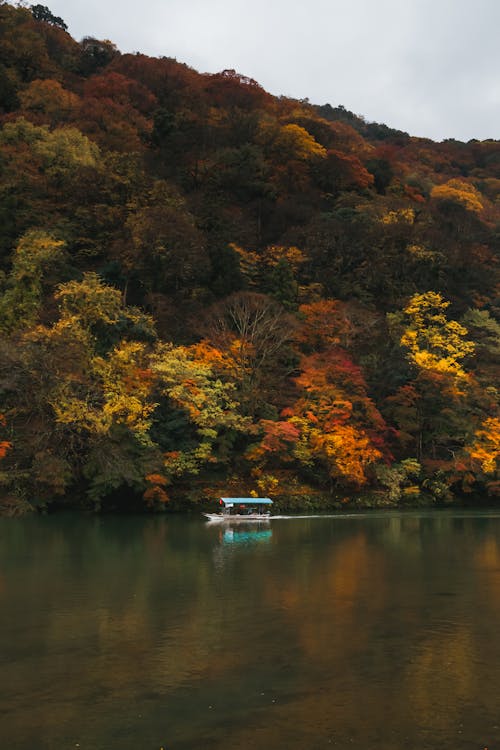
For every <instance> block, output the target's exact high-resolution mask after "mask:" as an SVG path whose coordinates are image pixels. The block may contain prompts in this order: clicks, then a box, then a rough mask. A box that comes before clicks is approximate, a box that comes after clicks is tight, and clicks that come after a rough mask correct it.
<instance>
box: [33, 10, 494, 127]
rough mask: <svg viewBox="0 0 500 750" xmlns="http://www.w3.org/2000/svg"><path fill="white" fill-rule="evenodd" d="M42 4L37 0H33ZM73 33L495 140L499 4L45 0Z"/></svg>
mask: <svg viewBox="0 0 500 750" xmlns="http://www.w3.org/2000/svg"><path fill="white" fill-rule="evenodd" d="M34 2H35V0H33V3H34ZM42 4H47V5H48V6H49V8H50V9H51V11H52V12H53V13H54V14H55V15H58V16H61V17H62V18H63V19H64V20H65V21H66V23H67V24H68V27H69V31H70V33H71V34H72V35H73V36H74V37H75V38H76V39H78V40H79V39H81V38H82V37H83V36H95V37H97V38H100V39H110V40H111V41H113V42H114V43H115V44H116V45H117V46H118V48H119V49H120V50H121V51H122V52H136V51H137V52H143V53H145V54H148V55H153V56H160V55H165V56H167V57H175V58H177V60H179V62H185V63H187V64H188V65H191V66H192V67H193V68H195V69H196V70H198V71H200V72H210V73H215V72H218V71H220V70H224V69H225V68H234V69H235V70H237V71H238V72H239V73H242V74H244V75H247V76H250V77H252V78H255V79H256V80H257V81H258V82H259V83H260V84H261V85H262V86H263V87H264V88H265V89H267V90H268V91H270V92H271V93H272V94H276V95H280V94H283V95H285V96H291V97H294V98H297V99H303V98H308V99H309V100H310V101H311V102H313V103H315V104H325V103H326V102H329V103H330V104H332V105H333V106H336V105H338V104H343V105H344V106H345V107H346V108H347V109H350V110H352V111H353V112H355V113H357V114H361V115H363V116H364V117H365V118H366V119H367V120H369V121H376V122H384V123H386V124H387V125H390V126H391V127H394V128H399V129H400V130H406V131H407V132H409V133H410V134H411V135H419V136H426V137H429V138H433V139H435V140H442V139H444V138H457V139H460V140H465V141H467V140H469V139H470V138H478V139H485V138H500V41H499V34H500V0H475V2H472V0H252V1H250V0H42Z"/></svg>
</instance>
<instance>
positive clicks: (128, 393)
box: [0, 2, 500, 513]
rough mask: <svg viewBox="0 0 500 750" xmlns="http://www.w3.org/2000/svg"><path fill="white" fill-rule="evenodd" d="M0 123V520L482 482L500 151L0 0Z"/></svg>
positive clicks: (499, 424) (348, 499)
mask: <svg viewBox="0 0 500 750" xmlns="http://www.w3.org/2000/svg"><path fill="white" fill-rule="evenodd" d="M167 52H168V50H167ZM0 125H1V129H0V149H1V151H0V178H1V179H0V217H1V221H0V269H1V270H0V334H1V337H0V411H1V412H2V415H3V416H2V418H1V427H0V456H1V459H2V460H1V462H0V486H1V495H2V500H1V504H2V507H3V509H4V511H6V512H10V513H16V512H20V511H22V510H24V509H27V508H30V507H32V506H37V507H46V506H51V505H53V504H54V503H56V504H57V505H58V506H63V505H67V504H71V505H75V504H77V503H78V504H81V505H84V506H87V507H95V508H99V507H104V508H108V507H113V508H123V509H125V508H128V507H130V505H131V503H132V501H133V500H134V501H137V502H138V503H140V504H141V505H142V507H145V508H150V509H154V510H158V509H162V508H164V507H165V508H179V507H192V506H193V504H201V503H207V502H208V501H209V499H210V498H214V497H216V496H217V495H218V494H227V495H232V494H239V493H244V494H245V495H247V494H249V493H250V492H255V493H257V494H266V495H270V496H271V497H273V498H274V499H276V500H277V501H278V502H279V503H280V504H281V506H282V507H292V508H293V507H303V508H307V507H328V506H330V507H334V506H335V505H338V506H340V505H342V506H347V507H349V506H350V505H352V504H355V503H359V502H364V503H367V504H372V505H373V504H378V505H387V504H399V503H401V504H414V503H416V502H422V501H426V502H437V503H442V502H458V501H461V500H463V498H469V499H470V501H471V502H476V503H480V502H484V501H485V500H486V499H487V498H490V499H492V498H494V497H495V496H496V495H498V489H499V481H498V457H499V452H500V417H499V409H498V403H499V394H498V390H497V387H498V372H499V358H500V324H499V322H498V312H499V308H498V280H499V278H498V247H499V242H500V197H499V196H500V142H498V141H484V142H478V141H471V142H469V143H461V142H458V141H454V140H449V141H445V142H443V143H439V144H438V143H434V142H432V141H430V140H427V139H422V138H416V137H411V136H409V135H408V134H406V133H402V132H399V131H395V130H391V129H390V128H389V127H387V126H386V125H379V124H373V123H367V122H365V121H364V120H363V118H362V117H359V116H356V115H354V114H353V113H351V112H349V111H348V110H346V109H344V108H343V107H332V106H330V105H324V106H315V105H313V104H310V103H309V102H308V101H296V100H291V99H287V98H276V97H273V96H271V95H269V94H268V93H266V91H264V90H263V89H262V88H261V86H260V85H259V84H258V83H257V82H256V81H254V80H251V79H248V78H246V77H244V76H242V75H239V74H238V73H236V72H235V71H233V70H225V71H223V72H221V73H219V74H216V75H208V74H200V73H198V72H196V71H195V70H193V69H191V68H189V67H188V66H186V65H184V64H182V63H179V62H177V61H176V60H174V59H171V58H169V57H161V58H151V57H147V56H146V55H142V54H121V53H120V52H119V50H118V49H117V48H116V47H115V45H114V44H113V43H112V42H110V41H108V40H99V39H94V38H84V39H83V40H82V41H80V42H77V41H75V40H74V39H72V37H71V36H70V35H69V34H68V33H67V31H66V25H65V23H64V20H63V19H61V18H58V17H55V16H54V15H53V14H52V13H51V12H50V10H49V9H47V8H45V7H44V6H41V5H37V6H34V7H32V8H31V9H28V8H23V7H14V6H13V5H10V4H8V3H5V2H4V3H0ZM499 135H500V134H499ZM359 497H361V498H362V500H361V501H360V500H359Z"/></svg>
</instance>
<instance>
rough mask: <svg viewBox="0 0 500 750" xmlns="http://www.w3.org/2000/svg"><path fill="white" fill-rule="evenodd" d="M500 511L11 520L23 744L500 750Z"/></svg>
mask: <svg viewBox="0 0 500 750" xmlns="http://www.w3.org/2000/svg"><path fill="white" fill-rule="evenodd" d="M499 624H500V512H496V511H484V512H471V511H435V512H432V511H428V512H422V513H417V512H407V513H398V512H387V513H385V512H384V513H382V512H373V513H362V514H359V515H354V516H349V515H342V516H336V517H322V518H317V517H310V518H294V519H280V520H273V521H271V522H270V523H269V524H268V525H253V526H252V525H247V526H239V527H238V526H234V527H232V528H225V527H221V526H217V525H211V524H206V523H205V522H203V521H202V520H201V519H198V518H183V517H180V518H179V517H142V516H140V517H132V516H128V517H117V516H104V517H92V516H81V515H76V514H74V515H73V514H67V515H66V514H61V515H55V516H49V517H40V516H38V517H27V518H23V519H14V520H9V519H1V520H0V747H1V748H6V750H71V749H73V750H75V749H77V748H79V749H80V750H159V749H160V748H161V747H163V748H165V750H285V749H286V750H316V749H317V750H319V749H320V748H330V747H336V748H337V749H339V748H340V749H341V750H344V749H346V748H359V750H361V749H362V750H402V749H403V748H404V750H426V749H427V748H428V749H429V750H482V748H485V747H488V748H490V750H495V749H496V748H498V747H500V638H499V636H498V631H499Z"/></svg>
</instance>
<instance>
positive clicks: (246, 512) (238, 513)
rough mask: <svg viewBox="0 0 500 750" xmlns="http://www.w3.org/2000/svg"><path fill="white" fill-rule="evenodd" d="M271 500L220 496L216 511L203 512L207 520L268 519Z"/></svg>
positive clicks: (267, 498) (269, 517) (266, 498)
mask: <svg viewBox="0 0 500 750" xmlns="http://www.w3.org/2000/svg"><path fill="white" fill-rule="evenodd" d="M272 504H273V501H272V500H271V499H270V498H269V497H221V498H219V505H220V511H219V512H218V513H204V514H203V515H204V516H205V517H206V518H207V519H208V520H209V521H215V522H221V521H226V522H227V521H231V522H233V521H246V522H248V521H260V522H262V521H264V522H267V521H269V520H270V519H271V518H272V516H271V511H270V507H271V505H272Z"/></svg>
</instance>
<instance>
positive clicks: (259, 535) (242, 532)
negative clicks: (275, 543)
mask: <svg viewBox="0 0 500 750" xmlns="http://www.w3.org/2000/svg"><path fill="white" fill-rule="evenodd" d="M272 535H273V532H272V529H269V528H266V529H256V528H255V526H254V525H252V526H251V527H249V528H246V529H244V528H241V527H240V526H237V527H236V528H231V527H228V528H225V529H224V532H223V534H222V543H223V544H255V543H256V542H270V541H271V537H272Z"/></svg>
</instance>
